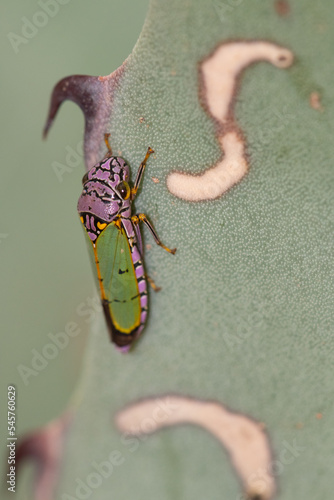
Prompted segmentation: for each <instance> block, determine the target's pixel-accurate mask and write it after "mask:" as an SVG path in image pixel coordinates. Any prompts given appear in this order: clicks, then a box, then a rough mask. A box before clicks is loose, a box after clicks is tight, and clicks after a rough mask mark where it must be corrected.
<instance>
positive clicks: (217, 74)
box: [167, 41, 293, 201]
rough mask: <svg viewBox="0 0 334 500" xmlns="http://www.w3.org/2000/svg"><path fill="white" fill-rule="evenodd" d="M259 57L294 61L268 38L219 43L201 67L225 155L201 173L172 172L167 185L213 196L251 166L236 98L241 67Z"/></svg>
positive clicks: (181, 193) (185, 194)
mask: <svg viewBox="0 0 334 500" xmlns="http://www.w3.org/2000/svg"><path fill="white" fill-rule="evenodd" d="M258 61H267V62H270V63H271V64H273V65H274V66H277V67H278V68H287V67H289V66H290V65H291V64H292V62H293V54H292V52H291V51H290V50H287V49H285V48H283V47H279V46H278V45H275V44H273V43H271V42H266V41H240V42H230V43H226V44H222V45H220V46H219V47H218V48H217V49H216V50H215V51H214V53H213V54H212V55H210V56H209V57H208V58H207V59H205V60H204V61H203V62H202V64H201V67H200V77H201V78H200V80H201V89H200V94H201V97H202V100H203V102H204V106H205V109H206V111H207V112H208V114H209V115H210V116H211V117H212V118H213V119H214V121H215V123H216V128H217V138H218V141H219V144H220V146H221V149H222V153H223V154H224V157H223V158H222V159H221V160H219V161H218V163H216V165H214V166H213V167H212V168H210V169H209V170H206V171H205V172H204V174H201V175H191V174H185V173H181V172H172V173H171V174H170V175H169V176H168V178H167V187H168V189H169V191H170V192H171V193H172V194H174V195H175V196H177V197H179V198H182V199H184V200H188V201H202V200H212V199H214V198H218V197H219V196H221V195H222V194H223V193H224V192H225V191H227V190H228V189H230V188H231V187H232V186H234V185H235V184H236V183H237V182H239V181H240V180H241V179H242V178H243V177H244V175H245V174H246V173H247V170H248V163H247V160H246V157H245V141H244V138H243V136H242V134H241V133H240V131H239V129H238V127H237V125H236V123H235V120H234V116H233V101H234V98H235V93H236V90H237V83H238V79H239V77H240V74H241V72H242V70H244V69H245V68H246V67H248V66H249V65H250V64H253V63H255V62H258Z"/></svg>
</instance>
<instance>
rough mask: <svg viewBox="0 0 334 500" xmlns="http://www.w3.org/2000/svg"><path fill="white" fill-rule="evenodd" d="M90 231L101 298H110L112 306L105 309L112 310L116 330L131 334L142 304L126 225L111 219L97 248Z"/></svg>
mask: <svg viewBox="0 0 334 500" xmlns="http://www.w3.org/2000/svg"><path fill="white" fill-rule="evenodd" d="M85 232H86V231H85ZM86 235H87V238H88V240H89V242H88V243H89V246H90V252H89V253H90V255H91V260H92V264H93V268H94V270H95V273H94V274H95V276H96V279H97V281H98V287H99V290H100V293H101V300H102V302H103V303H104V304H105V303H106V301H108V303H109V308H108V307H107V308H106V307H104V309H105V312H106V314H107V311H108V310H109V313H110V319H111V323H112V326H113V327H114V328H115V329H116V330H118V331H119V332H121V333H123V334H131V333H132V332H133V330H134V329H135V328H137V327H138V326H139V325H140V314H141V306H140V296H139V290H138V284H137V278H136V274H135V269H134V266H133V262H132V257H131V250H130V245H129V242H128V239H127V236H126V233H125V231H124V229H123V227H122V226H121V227H120V228H118V226H116V225H115V223H114V222H111V223H110V224H108V226H107V227H106V228H105V229H104V230H103V231H102V232H101V234H100V235H99V236H98V238H97V240H96V243H95V248H94V245H93V244H92V242H91V240H90V238H89V236H88V234H87V233H86ZM100 279H101V280H102V281H100ZM106 309H107V311H106ZM107 322H108V318H107Z"/></svg>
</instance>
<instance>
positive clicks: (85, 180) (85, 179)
mask: <svg viewBox="0 0 334 500" xmlns="http://www.w3.org/2000/svg"><path fill="white" fill-rule="evenodd" d="M87 181H88V172H86V173H85V175H84V176H83V178H82V185H84V184H85V183H86V182H87Z"/></svg>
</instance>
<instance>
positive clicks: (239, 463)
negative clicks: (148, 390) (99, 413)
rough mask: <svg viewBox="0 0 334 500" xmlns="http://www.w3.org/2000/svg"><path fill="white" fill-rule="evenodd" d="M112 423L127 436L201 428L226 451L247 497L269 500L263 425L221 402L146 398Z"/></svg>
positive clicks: (268, 455) (270, 487)
mask: <svg viewBox="0 0 334 500" xmlns="http://www.w3.org/2000/svg"><path fill="white" fill-rule="evenodd" d="M115 422H116V425H117V427H118V429H119V430H120V431H121V432H123V433H125V434H128V435H140V434H150V433H152V432H155V431H157V430H159V429H161V428H163V427H169V426H172V425H178V424H185V423H187V424H195V425H199V426H201V427H204V428H205V429H206V430H208V431H209V432H211V433H212V434H213V435H214V436H215V437H216V438H217V439H218V440H219V441H220V442H221V443H222V445H223V446H224V447H225V448H226V449H227V451H228V453H229V455H230V458H231V461H232V464H233V466H234V468H235V470H236V471H237V473H238V475H239V477H240V478H241V480H242V483H243V486H244V490H245V492H246V494H247V495H248V498H250V499H252V498H257V499H258V500H269V499H271V498H272V496H273V494H274V492H275V489H276V488H275V480H274V477H273V476H272V474H271V473H270V470H271V464H272V461H273V458H272V454H271V451H270V447H269V442H268V438H267V436H266V434H265V432H264V430H263V426H262V425H261V424H259V423H258V422H255V421H254V420H252V419H250V418H248V417H246V416H244V415H240V414H238V413H233V412H231V411H229V410H227V409H226V408H224V406H223V405H221V404H220V403H216V402H214V401H201V400H196V399H190V398H185V397H181V396H174V395H170V396H165V397H162V398H156V399H145V400H142V401H139V402H137V403H134V404H132V405H131V406H128V407H127V408H125V409H124V410H122V411H120V412H119V413H118V414H117V415H116V417H115Z"/></svg>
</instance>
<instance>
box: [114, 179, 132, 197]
mask: <svg viewBox="0 0 334 500" xmlns="http://www.w3.org/2000/svg"><path fill="white" fill-rule="evenodd" d="M117 191H118V192H119V194H120V195H121V197H122V198H123V200H127V199H128V198H129V197H130V193H131V189H130V186H129V184H128V183H127V182H125V181H123V182H121V183H120V184H118V186H117Z"/></svg>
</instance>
